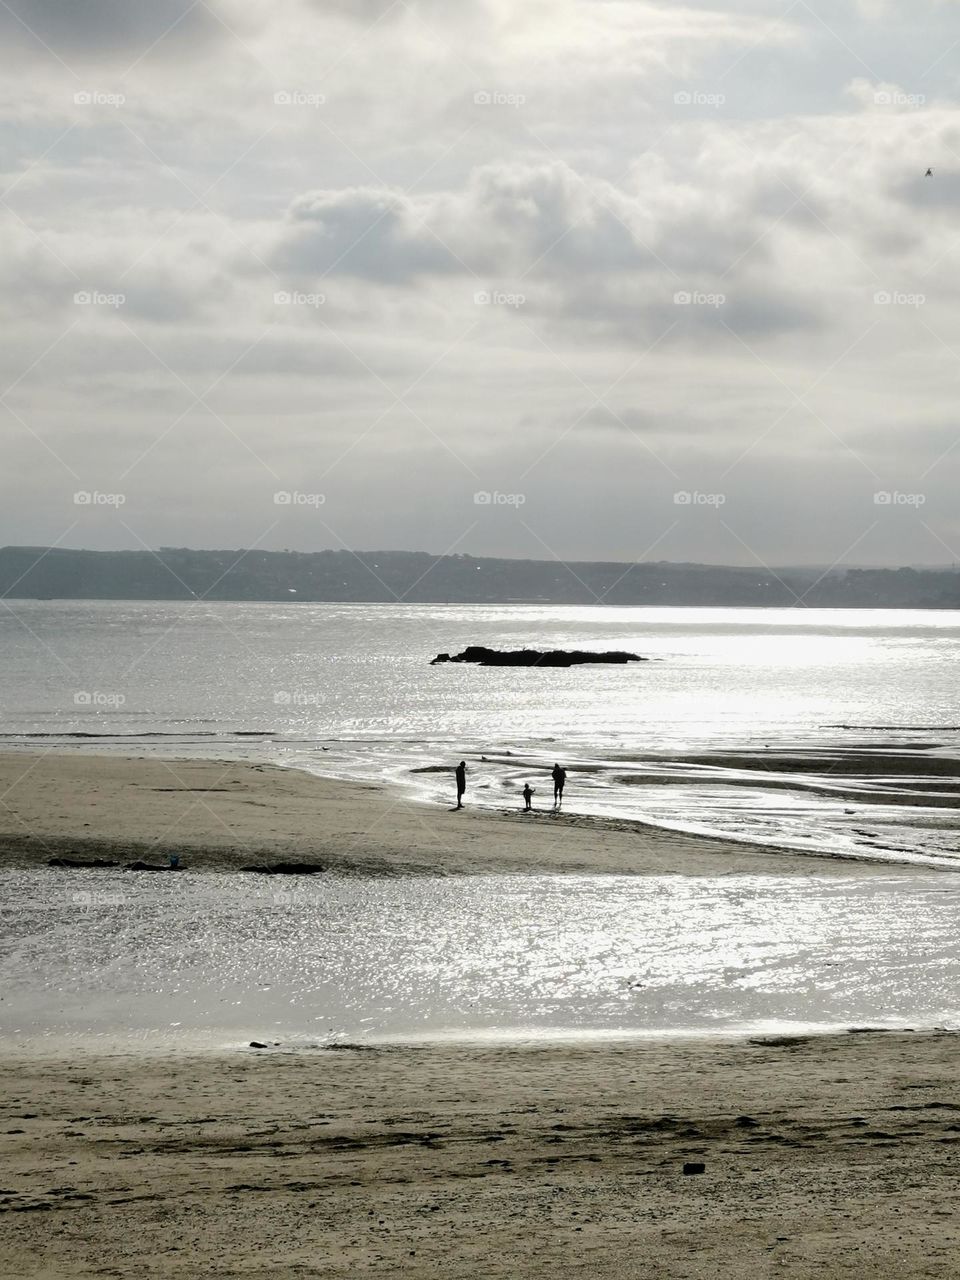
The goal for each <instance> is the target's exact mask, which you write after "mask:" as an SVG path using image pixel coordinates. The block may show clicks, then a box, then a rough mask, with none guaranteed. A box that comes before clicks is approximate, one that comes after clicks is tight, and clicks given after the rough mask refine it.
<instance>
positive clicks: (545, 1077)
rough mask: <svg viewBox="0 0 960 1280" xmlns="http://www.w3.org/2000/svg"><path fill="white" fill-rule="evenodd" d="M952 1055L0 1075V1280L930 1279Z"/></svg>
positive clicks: (520, 1058)
mask: <svg viewBox="0 0 960 1280" xmlns="http://www.w3.org/2000/svg"><path fill="white" fill-rule="evenodd" d="M957 1050H958V1040H957V1037H956V1036H954V1035H938V1034H936V1033H932V1034H925V1035H913V1036H911V1035H886V1034H884V1035H876V1034H874V1035H870V1034H848V1035H841V1036H831V1037H817V1038H812V1039H803V1038H796V1039H795V1038H790V1037H787V1038H785V1039H783V1040H776V1039H774V1040H773V1041H771V1042H768V1043H750V1042H747V1041H737V1042H730V1041H717V1040H713V1041H710V1040H703V1041H699V1042H689V1041H682V1042H672V1043H664V1042H653V1043H650V1042H640V1041H635V1042H631V1043H622V1044H609V1045H585V1046H571V1045H552V1046H551V1045H547V1046H541V1047H530V1046H526V1047H525V1046H489V1045H487V1046H485V1045H483V1044H474V1045H466V1046H465V1045H461V1046H449V1047H419V1048H418V1047H383V1048H379V1049H366V1050H362V1051H361V1050H356V1049H350V1048H343V1049H340V1050H337V1051H324V1052H317V1053H314V1054H291V1055H287V1054H275V1053H263V1054H258V1053H257V1052H256V1051H255V1050H249V1051H246V1052H239V1053H236V1054H233V1055H229V1056H223V1055H209V1056H202V1057H177V1056H169V1055H165V1056H115V1057H110V1058H106V1059H103V1058H97V1057H93V1056H89V1055H83V1054H81V1055H79V1056H75V1057H72V1058H70V1059H69V1060H65V1059H63V1058H59V1057H40V1058H33V1059H21V1058H14V1059H10V1058H6V1059H4V1060H3V1061H2V1063H0V1121H2V1123H0V1164H2V1168H3V1171H4V1172H3V1183H2V1187H0V1274H3V1275H4V1276H5V1277H9V1278H10V1280H28V1278H29V1280H53V1278H54V1277H56V1278H58V1280H59V1278H60V1277H73V1276H87V1275H98V1276H116V1277H128V1276H132V1275H145V1276H158V1277H179V1276H182V1277H185V1278H186V1277H189V1278H190V1280H194V1277H198V1276H216V1277H247V1276H257V1277H261V1276H276V1277H296V1276H317V1277H321V1276H322V1277H340V1276H342V1277H347V1276H355V1275H358V1274H370V1275H383V1276H409V1277H420V1276H423V1277H427V1276H433V1277H444V1278H448V1277H449V1278H453V1277H457V1278H459V1277H463V1280H473V1278H474V1277H477V1276H495V1277H500V1276H502V1277H517V1276H524V1277H540V1276H542V1277H552V1276H558V1275H564V1276H583V1277H587V1276H601V1277H611V1278H612V1277H618V1278H619V1277H637V1278H639V1277H671V1278H673V1277H691V1278H693V1277H697V1278H699V1277H727V1276H737V1277H755V1276H771V1275H787V1276H791V1277H798V1278H799V1277H815V1276H816V1277H841V1276H856V1277H859V1276H868V1275H869V1276H872V1277H888V1276H889V1277H921V1276H923V1277H936V1278H937V1280H940V1278H942V1277H946V1276H949V1275H955V1274H957V1271H958V1269H960V1230H958V1227H957V1220H956V1210H957V1201H958V1183H957V1170H958V1167H960V1166H958V1163H957V1161H958V1156H957V1151H958V1147H957V1143H958V1142H960V1132H958V1130H960V1120H958V1117H960V1090H958V1085H960V1065H958V1064H960V1055H958V1052H957ZM689 1162H697V1163H702V1164H703V1165H704V1166H705V1172H704V1173H703V1174H701V1175H694V1176H685V1175H684V1173H683V1167H684V1164H685V1163H689Z"/></svg>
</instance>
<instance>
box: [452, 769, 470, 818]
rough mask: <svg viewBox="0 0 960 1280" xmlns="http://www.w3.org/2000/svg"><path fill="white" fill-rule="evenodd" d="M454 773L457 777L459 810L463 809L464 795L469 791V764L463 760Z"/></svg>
mask: <svg viewBox="0 0 960 1280" xmlns="http://www.w3.org/2000/svg"><path fill="white" fill-rule="evenodd" d="M454 772H455V773H456V775H457V808H458V809H462V808H463V793H464V792H465V791H466V789H467V762H466V761H465V760H461V761H460V763H459V764H458V765H457V767H456V769H455V770H454Z"/></svg>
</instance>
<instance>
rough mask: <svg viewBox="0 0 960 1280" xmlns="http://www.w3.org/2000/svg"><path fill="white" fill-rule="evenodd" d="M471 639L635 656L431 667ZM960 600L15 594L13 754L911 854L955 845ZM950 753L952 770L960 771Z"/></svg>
mask: <svg viewBox="0 0 960 1280" xmlns="http://www.w3.org/2000/svg"><path fill="white" fill-rule="evenodd" d="M467 644H485V645H489V646H493V647H510V648H519V647H522V646H525V645H528V646H532V647H537V648H559V647H565V648H574V647H575V648H587V649H607V648H617V649H629V650H633V651H635V652H637V653H640V654H642V655H643V656H644V657H647V658H649V659H650V661H649V662H643V663H637V664H631V665H629V666H595V667H576V668H570V669H566V670H556V669H545V670H539V669H520V670H518V669H504V668H501V669H481V668H476V667H472V666H438V667H432V666H430V659H431V658H432V657H434V655H435V654H436V653H437V652H439V651H448V652H455V651H457V650H459V649H461V648H463V647H464V646H466V645H467ZM958 658H960V613H955V612H905V611H893V610H877V611H862V610H802V609H790V610H776V609H769V610H767V609H763V610H760V609H755V610H754V609H684V608H665V609H614V608H595V609H591V608H564V607H554V606H550V607H537V606H522V605H516V606H489V607H483V606H471V607H461V606H446V607H444V606H419V605H418V606H405V605H396V606H387V605H346V606H344V605H309V604H289V605H286V604H283V605H276V604H215V605H207V604H203V603H190V604H165V603H143V604H141V603H129V602H59V601H50V602H37V601H16V600H14V601H3V602H2V608H0V748H3V749H7V748H10V747H14V748H26V749H36V748H37V747H38V746H42V747H56V748H57V749H61V748H63V749H72V750H97V751H134V752H136V753H142V752H162V753H164V754H167V755H173V756H183V755H192V756H210V757H217V758H249V759H259V760H271V761H275V762H279V763H282V764H286V765H291V766H297V767H301V768H305V769H309V770H312V771H315V772H317V773H320V774H325V775H329V776H333V777H345V778H357V777H362V778H370V779H378V780H381V781H383V782H385V783H387V784H388V785H390V786H393V787H398V788H403V789H405V790H406V791H407V792H408V793H409V794H410V795H412V796H415V797H417V798H420V799H422V800H426V801H434V802H447V801H448V799H449V790H450V781H451V780H450V778H449V777H448V776H447V775H446V774H439V773H436V772H417V771H418V770H425V769H429V768H430V767H431V766H435V765H438V764H439V765H452V764H455V763H456V761H457V760H459V759H460V758H462V757H463V758H466V759H467V761H468V764H469V766H470V791H469V794H468V798H469V800H470V801H471V802H472V803H475V804H483V805H489V806H495V807H512V806H515V805H516V804H518V803H519V799H518V796H519V789H520V788H521V787H522V786H523V783H524V782H525V781H527V780H529V781H530V782H531V784H532V785H533V786H534V788H535V790H536V797H535V804H537V805H539V804H545V803H548V802H549V798H550V797H549V790H550V787H549V776H548V770H549V767H550V765H551V764H552V763H553V761H554V760H560V761H561V762H562V763H563V764H565V765H566V766H567V768H568V771H569V781H568V791H567V797H566V807H567V809H568V810H571V811H581V812H590V813H598V814H614V815H617V816H622V817H632V818H638V819H642V820H645V821H647V822H651V823H655V824H662V825H667V826H674V827H683V828H687V829H691V830H700V831H706V832H713V833H721V832H722V833H725V834H727V835H732V836H735V837H737V838H740V839H748V840H759V841H767V842H772V843H776V844H779V845H784V846H788V847H792V848H801V849H825V850H830V851H834V852H841V853H849V854H856V855H858V856H870V857H875V858H880V859H887V860H892V861H898V862H918V861H920V862H936V863H940V864H943V863H947V864H953V862H954V860H955V859H960V838H958V830H957V824H956V822H955V820H954V819H955V814H956V809H955V807H954V806H955V804H956V784H957V778H956V777H955V776H953V772H954V759H955V757H956V755H957V746H958V743H960V728H958V726H960V707H958V705H957V703H958V685H957V680H956V675H955V673H956V670H957V663H958ZM958 768H960V766H958Z"/></svg>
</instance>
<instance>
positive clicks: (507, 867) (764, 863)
mask: <svg viewBox="0 0 960 1280" xmlns="http://www.w3.org/2000/svg"><path fill="white" fill-rule="evenodd" d="M452 781H453V780H452V777H451V778H450V779H447V778H445V777H443V778H439V777H438V782H437V794H438V795H442V794H443V792H444V789H445V788H446V789H447V790H448V791H449V792H450V794H451V797H452V796H453V794H454V792H453V786H452ZM468 800H469V792H468ZM566 804H567V811H566V812H565V813H563V814H554V813H552V812H550V811H549V810H540V811H535V812H534V813H532V814H524V813H522V812H521V811H520V808H519V804H518V807H517V809H516V810H514V811H510V812H498V811H491V810H486V811H478V810H472V809H470V808H469V807H467V808H465V809H464V810H462V811H460V812H455V811H451V810H450V809H447V808H446V807H444V806H441V805H428V804H417V803H414V802H412V801H409V800H405V799H398V798H397V797H395V796H393V795H391V794H390V793H389V792H387V791H385V790H383V789H381V788H378V787H375V786H367V785H363V784H360V783H354V782H334V781H328V780H325V779H319V778H315V777H313V776H312V775H310V774H307V773H302V772H300V771H297V770H292V769H282V768H278V767H276V766H273V765H255V764H237V763H225V762H218V761H214V760H202V761H196V760H190V761H186V760H160V759H157V758H156V757H153V756H151V757H149V758H131V757H121V756H113V755H92V754H90V755H88V754H80V753H74V754H69V753H61V754H57V753H56V752H48V753H36V754H27V753H22V754H21V753H15V752H12V753H7V754H2V755H0V865H5V866H24V865H42V864H46V863H47V862H49V860H50V859H51V858H53V857H68V858H78V859H93V858H104V859H110V860H113V861H117V862H119V863H121V864H122V863H124V862H129V861H134V860H137V859H143V860H145V861H154V862H166V861H167V859H168V857H169V855H170V854H172V853H176V854H179V855H180V857H181V862H182V865H183V866H184V867H185V868H187V869H191V870H217V871H228V870H238V869H241V868H243V867H247V866H256V865H262V864H265V863H270V862H279V861H301V862H318V863H321V864H322V865H323V866H325V867H330V868H331V869H336V870H341V871H355V872H359V873H367V874H416V873H429V874H477V873H497V872H599V873H604V872H605V873H620V874H652V875H663V874H665V873H671V872H676V873H680V874H685V875H718V874H775V875H788V874H796V875H808V876H809V875H818V876H822V875H847V874H850V873H851V871H855V872H856V874H858V875H864V874H871V873H876V874H882V875H889V874H890V872H891V868H890V865H889V863H888V864H886V865H884V864H882V863H878V862H870V861H859V860H853V859H838V858H833V857H830V856H827V855H815V854H807V853H803V854H798V853H796V852H792V851H778V850H775V849H769V848H765V847H761V846H751V845H747V844H739V843H736V842H733V841H726V840H722V839H710V838H707V837H701V836H692V835H683V834H680V833H674V832H668V831H664V830H662V829H660V828H657V827H653V826H647V825H644V824H643V823H638V822H630V821H623V820H614V819H603V818H594V817H587V816H583V815H577V814H576V812H575V807H576V799H575V796H574V795H568V797H567V801H566ZM77 874H82V873H77Z"/></svg>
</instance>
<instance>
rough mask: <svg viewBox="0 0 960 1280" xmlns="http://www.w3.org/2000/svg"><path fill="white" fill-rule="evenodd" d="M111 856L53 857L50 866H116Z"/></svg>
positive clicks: (48, 864)
mask: <svg viewBox="0 0 960 1280" xmlns="http://www.w3.org/2000/svg"><path fill="white" fill-rule="evenodd" d="M117 865H118V864H117V863H116V862H111V861H110V859H109V858H51V859H50V861H49V862H48V863H47V866H48V867H74V868H77V867H115V866H117Z"/></svg>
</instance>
